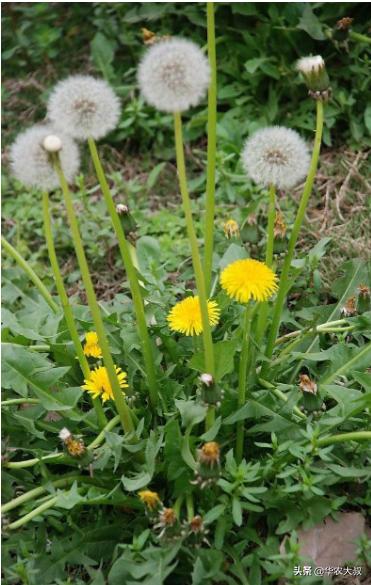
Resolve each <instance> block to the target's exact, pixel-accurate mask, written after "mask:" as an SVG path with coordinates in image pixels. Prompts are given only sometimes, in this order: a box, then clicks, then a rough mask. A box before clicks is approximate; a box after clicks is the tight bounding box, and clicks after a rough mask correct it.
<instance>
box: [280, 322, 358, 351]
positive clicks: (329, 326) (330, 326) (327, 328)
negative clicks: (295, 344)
mask: <svg viewBox="0 0 371 585" xmlns="http://www.w3.org/2000/svg"><path fill="white" fill-rule="evenodd" d="M347 323H348V321H347V320H346V319H338V320H337V321H327V322H326V323H321V325H316V326H315V327H312V328H311V329H306V330H304V331H303V330H302V329H297V330H296V331H290V333H286V335H282V337H278V338H277V339H276V341H275V344H276V345H277V344H279V343H284V342H285V341H288V340H289V339H292V338H293V337H298V336H299V335H308V334H309V333H320V332H324V333H327V332H333V331H338V330H339V329H341V330H343V331H347V330H348V329H350V328H353V327H354V325H349V326H348V325H346V324H347ZM341 325H344V327H338V326H341Z"/></svg>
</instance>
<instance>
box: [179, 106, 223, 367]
mask: <svg viewBox="0 0 371 585" xmlns="http://www.w3.org/2000/svg"><path fill="white" fill-rule="evenodd" d="M174 125H175V145H176V159H177V167H178V179H179V186H180V192H181V195H182V201H183V209H184V214H185V219H186V225H187V233H188V238H189V241H190V245H191V252H192V261H193V269H194V271H195V278H196V286H197V292H198V297H199V301H200V309H201V319H202V329H203V331H202V333H203V343H204V350H205V366H206V372H207V373H208V374H211V375H212V376H214V352H213V340H212V336H211V327H210V322H209V314H208V310H207V296H206V287H205V280H204V274H203V269H202V264H201V259H200V254H199V250H198V243H197V237H196V232H195V228H194V225H193V219H192V207H191V200H190V197H189V193H188V187H187V177H186V169H185V161H184V150H183V132H182V119H181V115H180V114H179V113H175V114H174Z"/></svg>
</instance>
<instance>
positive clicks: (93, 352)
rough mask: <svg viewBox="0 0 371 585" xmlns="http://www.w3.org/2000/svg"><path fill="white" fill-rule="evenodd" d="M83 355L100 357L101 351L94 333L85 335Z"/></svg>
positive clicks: (90, 332)
mask: <svg viewBox="0 0 371 585" xmlns="http://www.w3.org/2000/svg"><path fill="white" fill-rule="evenodd" d="M84 354H85V355H86V356H88V357H94V358H101V357H102V350H101V348H100V346H99V341H98V335H97V334H96V332H95V331H89V332H88V333H86V335H85V345H84Z"/></svg>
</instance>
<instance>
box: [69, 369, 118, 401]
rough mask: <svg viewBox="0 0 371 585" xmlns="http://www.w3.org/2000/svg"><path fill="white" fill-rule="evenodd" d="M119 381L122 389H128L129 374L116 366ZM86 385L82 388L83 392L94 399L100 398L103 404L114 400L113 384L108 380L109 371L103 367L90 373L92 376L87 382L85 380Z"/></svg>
mask: <svg viewBox="0 0 371 585" xmlns="http://www.w3.org/2000/svg"><path fill="white" fill-rule="evenodd" d="M115 370H116V374H117V380H118V383H119V385H120V388H121V389H123V388H128V386H129V385H128V384H127V383H126V380H127V377H128V376H127V373H126V372H122V371H121V368H118V367H117V366H115ZM84 382H85V384H84V385H83V386H81V388H82V389H83V390H86V391H87V392H89V394H91V395H92V396H93V398H97V397H98V396H100V397H101V398H102V402H106V400H114V397H113V392H112V387H111V383H110V381H109V378H108V372H107V369H106V368H105V367H103V366H101V367H99V368H95V370H93V371H92V372H90V376H89V378H88V379H87V380H84Z"/></svg>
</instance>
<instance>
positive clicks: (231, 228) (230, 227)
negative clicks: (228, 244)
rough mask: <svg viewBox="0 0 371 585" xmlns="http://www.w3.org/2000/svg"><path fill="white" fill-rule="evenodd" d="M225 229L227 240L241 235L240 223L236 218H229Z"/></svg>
mask: <svg viewBox="0 0 371 585" xmlns="http://www.w3.org/2000/svg"><path fill="white" fill-rule="evenodd" d="M223 229H224V233H225V237H226V238H227V240H230V239H232V238H237V237H238V236H239V235H240V229H239V227H238V223H237V222H236V221H235V220H234V219H228V221H226V222H225V224H224V226H223Z"/></svg>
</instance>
